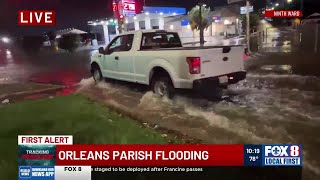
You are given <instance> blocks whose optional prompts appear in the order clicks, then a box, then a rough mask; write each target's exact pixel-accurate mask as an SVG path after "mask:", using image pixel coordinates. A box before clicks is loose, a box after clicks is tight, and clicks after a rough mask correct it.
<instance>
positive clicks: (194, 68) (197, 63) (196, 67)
mask: <svg viewBox="0 0 320 180" xmlns="http://www.w3.org/2000/svg"><path fill="white" fill-rule="evenodd" d="M187 62H188V64H189V72H190V74H200V72H201V60H200V57H187Z"/></svg>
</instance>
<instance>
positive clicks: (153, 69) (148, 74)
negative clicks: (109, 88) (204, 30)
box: [91, 30, 246, 98]
mask: <svg viewBox="0 0 320 180" xmlns="http://www.w3.org/2000/svg"><path fill="white" fill-rule="evenodd" d="M243 55H244V47H242V46H211V47H207V46H205V47H182V44H181V41H180V38H179V35H178V33H176V32H168V31H164V30H142V31H133V32H127V33H124V34H121V35H119V36H117V37H115V38H114V39H113V40H112V41H111V42H110V44H109V45H108V46H107V47H106V48H103V47H100V48H99V52H97V53H94V54H93V55H92V57H91V73H92V75H93V77H94V79H95V81H97V82H98V81H101V80H103V79H104V78H110V79H116V80H121V81H128V82H134V83H140V84H145V85H150V87H151V89H152V90H153V92H154V93H156V94H158V95H160V96H167V97H169V98H171V97H173V95H174V92H175V89H196V90H199V91H200V92H201V93H207V94H214V93H215V90H216V89H220V87H224V88H225V87H227V85H229V84H234V83H237V82H239V81H241V80H243V79H245V77H246V72H245V70H244V62H243Z"/></svg>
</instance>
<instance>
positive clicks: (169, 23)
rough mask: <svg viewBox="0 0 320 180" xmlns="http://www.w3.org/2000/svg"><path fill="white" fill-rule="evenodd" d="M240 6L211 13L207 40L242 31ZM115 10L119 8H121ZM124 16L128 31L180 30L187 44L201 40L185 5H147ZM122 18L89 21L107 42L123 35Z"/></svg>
mask: <svg viewBox="0 0 320 180" xmlns="http://www.w3.org/2000/svg"><path fill="white" fill-rule="evenodd" d="M240 7H241V6H240V5H238V4H233V5H229V6H223V7H216V8H214V10H213V11H212V12H211V13H210V18H212V24H211V25H210V26H209V27H208V29H206V30H205V41H207V42H213V41H214V40H215V39H217V38H218V39H219V38H220V39H221V38H223V37H225V36H226V35H229V36H236V35H239V34H241V32H242V29H241V22H240V20H239V18H240ZM114 10H117V7H116V8H114ZM116 12H118V11H116ZM120 16H121V13H120V14H119V15H116V17H120ZM122 18H123V21H124V25H123V28H124V30H125V31H134V30H141V29H142V30H143V29H145V30H150V29H160V30H171V31H177V32H178V33H179V35H180V37H181V39H182V41H183V43H188V42H194V41H198V39H199V38H198V37H199V32H198V31H192V30H191V27H190V24H189V20H188V15H187V11H186V9H185V8H180V7H150V6H144V7H143V11H142V13H139V14H135V15H134V16H124V17H122ZM119 21H120V19H119V18H111V19H109V18H106V19H98V20H94V21H89V22H88V24H89V25H90V27H91V28H90V29H91V33H94V34H96V37H97V40H98V42H99V44H107V43H109V42H110V41H111V40H112V39H113V38H114V37H115V36H116V35H117V34H119Z"/></svg>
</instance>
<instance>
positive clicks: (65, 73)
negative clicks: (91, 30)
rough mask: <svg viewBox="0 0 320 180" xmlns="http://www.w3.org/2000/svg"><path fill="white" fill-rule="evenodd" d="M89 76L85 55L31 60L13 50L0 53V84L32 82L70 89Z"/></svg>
mask: <svg viewBox="0 0 320 180" xmlns="http://www.w3.org/2000/svg"><path fill="white" fill-rule="evenodd" d="M89 75H90V74H89V52H79V53H75V54H67V53H60V54H55V53H43V54H37V55H32V56H28V55H26V54H24V53H23V52H20V51H18V50H15V49H13V50H12V49H6V50H2V51H1V52H0V83H1V84H10V83H17V82H19V83H21V82H27V81H33V82H37V83H47V84H58V85H65V86H70V85H74V84H77V83H78V82H80V80H81V79H83V78H86V77H88V76H89Z"/></svg>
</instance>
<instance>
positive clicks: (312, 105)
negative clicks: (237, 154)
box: [80, 59, 320, 179]
mask: <svg viewBox="0 0 320 180" xmlns="http://www.w3.org/2000/svg"><path fill="white" fill-rule="evenodd" d="M252 61H255V62H252ZM261 62H263V60H261ZM261 62H260V60H258V59H255V60H250V62H249V61H248V62H247V64H249V65H247V66H248V69H251V71H249V73H248V77H247V79H246V80H244V81H241V82H240V83H238V84H236V85H232V86H230V87H229V89H228V90H226V91H225V92H224V96H223V100H221V101H217V102H212V101H208V100H206V99H202V98H199V97H196V95H195V94H193V93H192V92H189V93H187V94H183V93H182V94H178V95H177V96H176V97H175V98H174V99H173V100H168V99H159V98H158V97H156V96H155V95H153V93H152V92H149V91H148V88H147V87H140V86H137V85H134V84H126V83H124V84H123V83H120V82H110V81H108V82H107V83H101V84H99V85H98V86H97V87H93V86H94V85H93V80H92V79H87V80H83V81H82V82H81V83H80V84H82V85H83V86H84V87H86V86H88V84H89V86H91V87H92V88H94V89H96V90H95V92H94V93H96V94H99V93H98V92H100V93H101V94H104V95H105V96H104V98H105V99H104V100H105V101H108V102H109V103H110V102H112V104H113V105H115V106H118V107H120V108H127V109H128V111H133V112H137V111H138V113H139V114H142V116H146V117H150V118H149V119H150V120H149V122H146V123H151V124H156V126H157V125H159V126H161V127H165V128H168V129H172V130H175V131H179V132H182V133H183V134H185V135H189V136H192V137H196V138H199V139H201V140H203V141H204V142H206V143H222V144H224V143H240V144H248V143H253V144H266V143H272V144H276V143H288V144H290V143H298V144H299V143H301V144H302V145H303V153H304V160H303V163H304V176H305V177H306V178H307V179H317V178H319V177H320V163H319V162H320V157H319V156H318V155H317V153H318V151H319V150H320V103H319V102H320V78H319V76H316V75H302V74H299V73H297V72H295V71H294V70H292V68H291V67H292V65H286V64H283V65H272V64H276V63H270V62H272V61H269V63H264V64H265V65H261ZM255 64H259V66H256V67H254V66H255ZM270 64H271V65H270ZM257 67H259V68H257ZM295 73H297V74H295ZM309 73H311V74H316V71H315V72H314V73H313V72H312V71H310V72H309ZM100 98H101V97H100ZM100 100H101V99H100Z"/></svg>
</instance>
